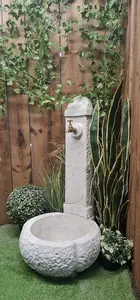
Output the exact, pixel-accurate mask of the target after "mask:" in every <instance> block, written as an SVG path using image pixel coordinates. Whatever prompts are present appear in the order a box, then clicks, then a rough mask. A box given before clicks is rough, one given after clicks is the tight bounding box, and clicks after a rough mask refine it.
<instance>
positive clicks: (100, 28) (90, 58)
mask: <svg viewBox="0 0 140 300" xmlns="http://www.w3.org/2000/svg"><path fill="white" fill-rule="evenodd" d="M78 11H79V13H80V18H82V22H81V27H79V30H80V33H81V38H82V40H83V41H84V42H85V41H86V43H87V44H88V50H87V48H86V50H84V48H83V49H81V50H80V52H79V55H80V57H82V59H83V65H82V70H83V72H86V65H87V62H88V65H90V67H89V70H90V73H91V75H92V89H91V91H88V90H87V88H85V95H86V96H87V97H88V98H89V99H92V102H93V105H95V104H96V101H97V100H98V102H99V105H100V113H101V114H102V115H104V114H105V112H106V111H107V110H108V108H109V106H110V102H111V99H112V97H113V94H114V90H115V89H116V87H117V85H118V83H119V82H120V80H121V78H123V63H124V51H123V47H124V45H123V42H124V35H125V27H124V21H125V19H126V18H127V1H124V0H120V1H119V4H118V1H116V0H108V1H106V4H105V5H104V6H103V5H101V6H100V7H97V6H96V5H93V4H92V3H91V1H90V0H85V1H84V7H83V8H82V7H80V6H78ZM83 24H85V26H83ZM89 70H88V72H89ZM85 84H86V83H85Z"/></svg>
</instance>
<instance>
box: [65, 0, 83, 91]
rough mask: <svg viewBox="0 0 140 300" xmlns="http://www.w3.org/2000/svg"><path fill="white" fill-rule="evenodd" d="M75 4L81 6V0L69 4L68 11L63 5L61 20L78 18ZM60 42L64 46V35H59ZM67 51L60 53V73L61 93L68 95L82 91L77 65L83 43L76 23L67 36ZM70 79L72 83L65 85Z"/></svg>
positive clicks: (79, 61) (81, 76)
mask: <svg viewBox="0 0 140 300" xmlns="http://www.w3.org/2000/svg"><path fill="white" fill-rule="evenodd" d="M77 6H80V7H82V6H83V0H76V1H74V2H73V3H72V4H70V9H69V11H66V10H65V9H64V8H63V7H62V9H63V16H62V22H63V21H65V20H67V19H70V20H77V19H79V12H78V11H77ZM61 44H62V46H63V47H64V46H65V45H66V35H65V34H63V35H62V37H61ZM68 48H69V51H68V53H66V54H65V53H64V52H63V53H62V57H61V68H62V69H61V74H62V88H63V93H64V94H66V95H68V94H70V95H72V94H76V95H78V94H80V93H81V92H82V87H81V85H82V84H83V74H82V72H81V71H80V68H79V65H82V59H81V58H80V57H79V50H80V49H82V48H83V43H82V40H81V37H80V32H79V30H78V27H77V25H74V28H73V32H72V33H71V34H70V35H69V38H68ZM68 80H71V82H72V85H67V81H68Z"/></svg>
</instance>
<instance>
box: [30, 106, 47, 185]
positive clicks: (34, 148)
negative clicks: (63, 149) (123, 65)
mask: <svg viewBox="0 0 140 300" xmlns="http://www.w3.org/2000/svg"><path fill="white" fill-rule="evenodd" d="M49 118H50V117H49V113H48V112H44V113H43V115H42V114H41V113H40V112H39V109H38V108H37V107H35V108H32V109H31V110H30V132H31V153H32V182H33V184H35V185H38V184H40V183H41V178H40V176H39V168H40V165H41V163H42V161H43V160H44V159H45V157H46V155H47V152H49V150H50V149H49V144H48V141H49V135H48V128H49V124H50V122H49V120H50V119H49Z"/></svg>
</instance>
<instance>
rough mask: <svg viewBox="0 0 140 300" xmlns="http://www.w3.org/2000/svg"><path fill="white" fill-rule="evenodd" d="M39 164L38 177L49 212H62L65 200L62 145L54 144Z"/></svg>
mask: <svg viewBox="0 0 140 300" xmlns="http://www.w3.org/2000/svg"><path fill="white" fill-rule="evenodd" d="M55 147H56V150H54V151H53V152H52V153H51V154H49V155H48V157H47V162H46V163H45V160H44V162H43V163H42V164H41V167H40V172H39V173H40V177H41V182H42V186H43V189H44V191H45V196H46V201H47V207H48V210H49V212H62V211H63V203H64V201H65V155H64V147H61V146H59V145H56V144H55Z"/></svg>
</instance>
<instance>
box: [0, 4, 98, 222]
mask: <svg viewBox="0 0 140 300" xmlns="http://www.w3.org/2000/svg"><path fill="white" fill-rule="evenodd" d="M100 1H101V0H93V3H95V4H98V3H100ZM0 3H1V4H2V3H3V4H9V3H10V0H0ZM83 3H84V1H83V0H76V1H75V2H74V3H72V4H71V8H70V10H69V11H67V10H66V9H63V11H61V17H62V18H63V20H66V19H67V18H71V19H72V18H77V14H78V12H77V9H76V7H77V6H78V5H80V6H82V5H83ZM62 13H63V15H62ZM7 18H8V16H7V13H3V14H2V13H1V14H0V24H6V21H7ZM52 38H53V39H55V42H58V43H61V46H64V45H65V41H66V36H65V35H62V36H61V40H60V39H58V38H57V40H56V36H55V37H52ZM84 46H86V45H84ZM81 47H83V45H82V41H81V39H80V33H79V31H78V30H77V29H76V28H75V29H74V31H73V33H72V34H71V35H70V38H69V53H68V54H64V53H63V54H62V57H61V58H60V57H59V53H58V51H57V50H55V51H56V52H54V53H53V54H54V56H55V59H56V64H57V70H58V71H57V74H56V80H55V82H54V83H53V84H52V85H51V86H50V88H49V91H50V95H53V94H54V91H55V88H56V84H57V83H60V81H59V80H60V74H61V84H62V90H63V93H64V94H79V93H80V92H81V89H82V88H81V85H82V84H83V83H84V82H87V84H89V86H90V85H91V75H90V73H89V71H88V66H87V70H86V73H85V74H82V73H81V72H80V70H79V64H80V63H81V59H80V57H79V54H78V53H79V49H80V48H81ZM67 80H71V82H72V85H71V86H68V85H67V84H66V82H67ZM63 114H64V109H61V108H59V109H57V111H56V112H50V111H46V112H45V113H44V114H43V115H41V114H40V113H39V111H38V109H37V108H29V107H28V99H27V97H26V96H22V95H20V96H16V95H15V94H14V93H13V91H12V89H10V90H9V91H8V92H7V114H6V117H5V118H4V119H1V120H0V224H5V223H7V222H8V219H7V216H6V208H5V203H6V199H7V197H8V195H9V193H10V192H11V191H12V190H13V189H14V188H15V187H17V186H20V185H23V184H25V183H29V182H32V183H33V184H38V183H39V178H38V168H39V165H40V163H41V161H42V160H43V159H44V157H45V156H46V154H47V153H48V152H50V151H51V150H52V147H51V144H50V142H55V143H61V142H64V118H63Z"/></svg>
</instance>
